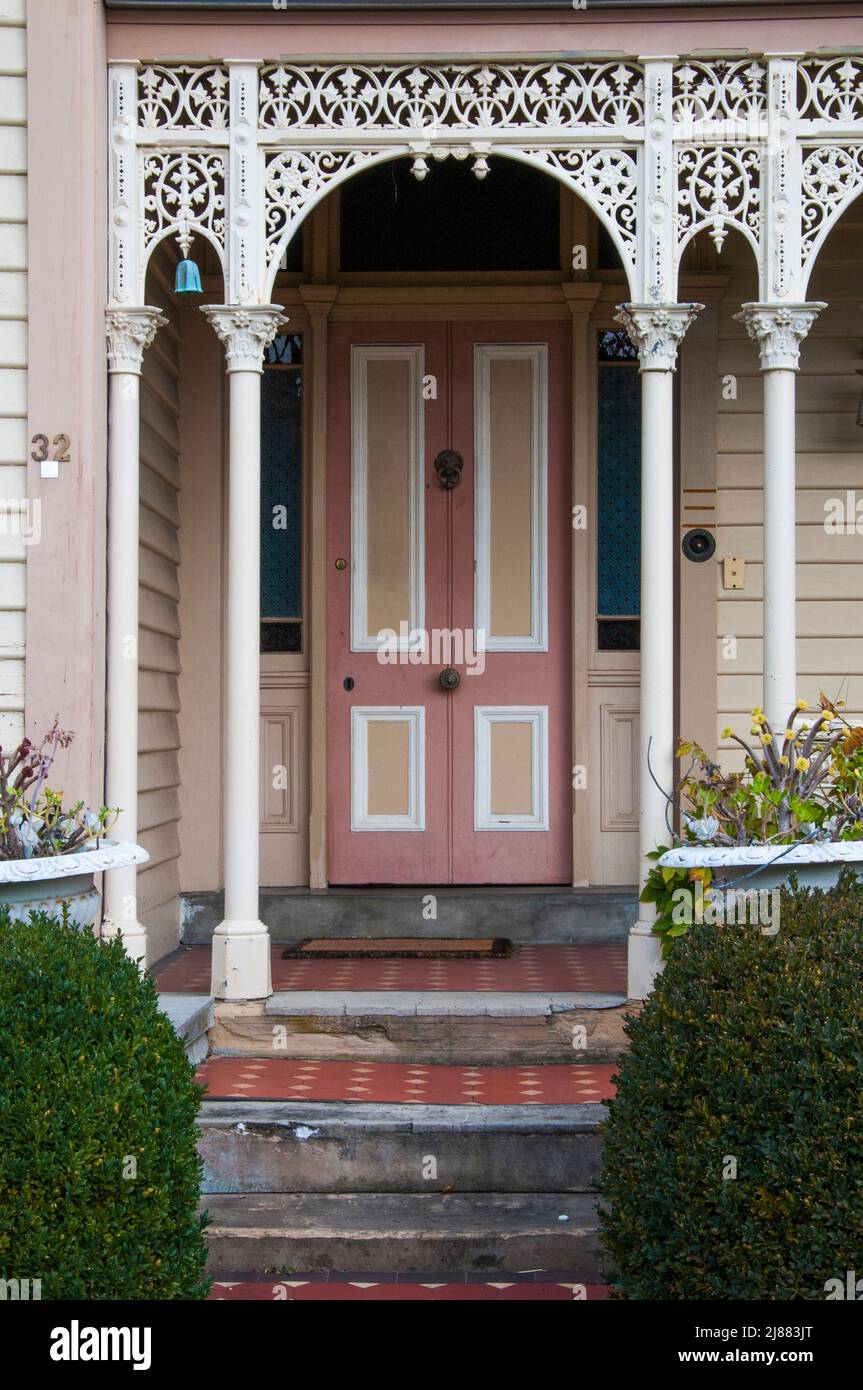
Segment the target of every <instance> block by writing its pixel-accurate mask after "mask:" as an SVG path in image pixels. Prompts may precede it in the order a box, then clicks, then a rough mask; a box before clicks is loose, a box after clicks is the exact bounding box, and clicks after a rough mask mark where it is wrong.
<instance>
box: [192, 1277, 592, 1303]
mask: <svg viewBox="0 0 863 1390" xmlns="http://www.w3.org/2000/svg"><path fill="white" fill-rule="evenodd" d="M608 1296H609V1288H608V1285H607V1284H584V1283H581V1282H580V1281H579V1280H578V1279H576V1278H575V1277H574V1276H569V1275H566V1274H556V1275H552V1274H547V1273H541V1274H536V1275H527V1276H524V1275H522V1276H519V1275H513V1274H500V1275H497V1276H495V1275H487V1274H484V1275H483V1276H482V1280H481V1281H478V1280H476V1276H474V1275H470V1276H468V1275H466V1276H465V1277H464V1278H463V1279H462V1280H460V1281H459V1282H456V1280H455V1279H454V1278H453V1275H452V1274H444V1275H442V1276H441V1278H440V1279H435V1278H434V1277H433V1276H429V1275H423V1276H421V1278H417V1277H416V1276H410V1275H408V1276H407V1277H406V1276H404V1275H401V1276H399V1275H395V1274H394V1275H380V1274H366V1275H364V1276H361V1277H359V1278H357V1279H356V1280H352V1279H348V1278H346V1276H345V1275H344V1274H335V1273H334V1274H331V1275H330V1276H329V1277H328V1276H327V1275H325V1274H315V1275H311V1276H309V1277H308V1278H307V1279H303V1278H302V1277H300V1278H297V1277H296V1276H294V1277H292V1278H290V1279H281V1280H278V1281H276V1282H270V1281H267V1282H263V1281H262V1282H260V1283H258V1282H255V1283H252V1282H246V1281H242V1282H237V1283H230V1282H223V1283H218V1284H213V1287H212V1290H211V1292H210V1298H211V1299H213V1300H225V1301H227V1302H239V1301H244V1302H245V1301H249V1300H257V1301H261V1302H284V1303H293V1302H314V1301H316V1300H320V1301H322V1302H327V1303H344V1302H362V1303H455V1302H458V1303H528V1302H530V1303H572V1302H573V1301H579V1302H580V1301H587V1302H594V1301H596V1300H597V1299H606V1298H608Z"/></svg>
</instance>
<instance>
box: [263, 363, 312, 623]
mask: <svg viewBox="0 0 863 1390" xmlns="http://www.w3.org/2000/svg"><path fill="white" fill-rule="evenodd" d="M278 342H279V340H277V344H278ZM289 342H290V340H289ZM294 342H298V340H296V339H295V340H294ZM277 344H274V348H275V347H276V346H277ZM268 355H269V356H270V359H271V360H272V358H273V349H271V350H270V353H269V354H268ZM298 357H299V353H298V352H297V351H296V350H293V351H288V350H286V351H285V352H282V353H280V354H279V356H278V357H276V360H277V361H281V362H284V361H285V360H286V359H287V360H288V361H293V362H296V361H297V360H298ZM302 398H303V377H302V370H301V369H300V368H299V367H298V366H289V367H287V366H277V367H273V368H272V369H271V370H269V371H268V370H265V371H264V379H263V381H262V383H261V617H262V618H301V617H302V615H303V590H302V531H303V525H302V517H303V511H302V500H303V499H302V432H301V429H302Z"/></svg>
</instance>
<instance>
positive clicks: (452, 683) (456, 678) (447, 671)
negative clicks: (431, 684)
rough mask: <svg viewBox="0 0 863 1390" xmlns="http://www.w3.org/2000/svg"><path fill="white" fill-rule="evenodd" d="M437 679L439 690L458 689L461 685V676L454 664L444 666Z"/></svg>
mask: <svg viewBox="0 0 863 1390" xmlns="http://www.w3.org/2000/svg"><path fill="white" fill-rule="evenodd" d="M437 679H438V685H439V686H440V688H441V690H458V688H459V686H460V685H461V676H460V675H459V673H458V671H457V670H456V669H455V667H454V666H445V667H444V668H443V670H442V671H441V673H440V675H439V676H438V678H437Z"/></svg>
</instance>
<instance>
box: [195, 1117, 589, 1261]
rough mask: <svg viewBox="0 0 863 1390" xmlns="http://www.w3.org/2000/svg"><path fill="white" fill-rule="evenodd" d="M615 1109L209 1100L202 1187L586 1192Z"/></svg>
mask: <svg viewBox="0 0 863 1390" xmlns="http://www.w3.org/2000/svg"><path fill="white" fill-rule="evenodd" d="M605 1114H606V1107H605V1106H604V1105H597V1104H575V1105H543V1104H540V1105H426V1104H419V1105H418V1104H377V1103H374V1102H367V1101H366V1102H362V1101H361V1102H357V1101H336V1102H333V1101H327V1102H314V1101H245V1100H244V1101H205V1102H204V1104H203V1106H202V1107H201V1112H200V1115H199V1119H198V1124H199V1128H200V1140H199V1144H198V1150H199V1152H200V1154H201V1158H202V1159H203V1163H204V1181H203V1189H202V1190H203V1191H204V1192H205V1193H246V1194H248V1193H255V1192H257V1193H270V1194H272V1193H336V1192H342V1193H351V1192H353V1193H363V1192H375V1193H423V1194H427V1195H428V1194H434V1193H436V1192H437V1193H440V1192H443V1191H445V1190H449V1189H454V1190H455V1192H458V1193H466V1192H486V1193H492V1192H497V1193H501V1192H502V1193H507V1192H509V1193H516V1192H536V1191H540V1192H569V1193H572V1192H586V1191H591V1190H593V1188H594V1184H595V1182H596V1180H597V1179H598V1176H599V1164H600V1150H601V1140H600V1137H599V1134H598V1126H599V1124H600V1123H601V1121H602V1120H603V1119H604V1117H605ZM310 1267H314V1268H317V1266H310ZM348 1267H349V1268H352V1269H353V1268H356V1266H355V1265H354V1264H353V1263H351V1264H350V1265H349V1266H348ZM405 1268H412V1266H405Z"/></svg>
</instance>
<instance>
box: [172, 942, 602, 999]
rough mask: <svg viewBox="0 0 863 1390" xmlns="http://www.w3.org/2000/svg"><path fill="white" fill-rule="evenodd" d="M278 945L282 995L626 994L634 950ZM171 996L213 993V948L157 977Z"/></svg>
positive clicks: (276, 968) (179, 959)
mask: <svg viewBox="0 0 863 1390" xmlns="http://www.w3.org/2000/svg"><path fill="white" fill-rule="evenodd" d="M282 949H283V948H282V947H281V946H274V947H273V989H274V990H292V989H296V990H320V991H334V992H336V993H339V994H344V993H346V992H350V991H352V990H477V991H481V992H488V993H494V992H500V991H531V992H534V991H538V992H543V991H556V992H558V993H561V994H563V993H577V992H582V991H585V992H587V991H592V992H596V993H600V994H606V993H608V994H624V993H625V992H626V946H625V945H623V944H620V945H616V944H615V945H602V946H583V945H578V946H531V945H528V946H516V947H515V948H514V950H513V953H512V955H511V956H510V957H509V959H508V960H491V961H488V960H452V961H441V960H436V961H426V960H282V954H281V953H282ZM157 979H158V983H159V989H160V990H162V991H165V992H171V993H177V994H185V993H199V992H203V993H209V989H210V948H209V946H190V947H188V948H186V949H185V950H184V951H183V952H182V954H181V955H180V956H176V957H174V958H173V959H171V960H169V961H168V962H167V963H166V965H164V966H163V967H162V969H161V970H159V971H157Z"/></svg>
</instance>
